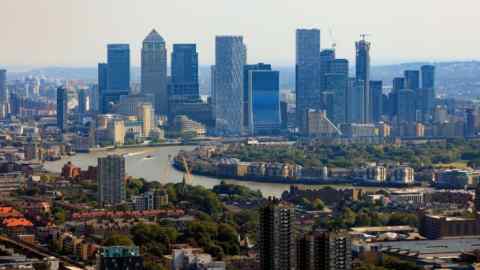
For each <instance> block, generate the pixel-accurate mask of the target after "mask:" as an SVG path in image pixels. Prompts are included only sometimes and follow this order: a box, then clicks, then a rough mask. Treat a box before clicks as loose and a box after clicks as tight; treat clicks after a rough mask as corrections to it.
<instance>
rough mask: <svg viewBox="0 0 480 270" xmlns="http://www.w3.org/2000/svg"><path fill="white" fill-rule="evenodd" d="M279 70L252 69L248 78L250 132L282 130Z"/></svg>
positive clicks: (264, 132)
mask: <svg viewBox="0 0 480 270" xmlns="http://www.w3.org/2000/svg"><path fill="white" fill-rule="evenodd" d="M279 76H280V75H279V72H278V71H272V70H251V71H249V74H248V78H249V82H248V86H249V87H248V93H249V95H248V96H249V97H250V100H249V101H248V103H249V104H251V105H250V106H249V107H251V110H250V111H249V114H248V115H249V117H248V118H249V125H250V133H253V134H276V133H278V132H280V124H281V115H280V88H279V84H280V83H279V79H280V78H279Z"/></svg>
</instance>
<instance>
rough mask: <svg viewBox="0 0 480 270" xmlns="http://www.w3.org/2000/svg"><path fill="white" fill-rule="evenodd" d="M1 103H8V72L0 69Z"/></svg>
mask: <svg viewBox="0 0 480 270" xmlns="http://www.w3.org/2000/svg"><path fill="white" fill-rule="evenodd" d="M0 103H1V104H7V103H8V90H7V70H5V69H0Z"/></svg>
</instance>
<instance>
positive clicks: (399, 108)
mask: <svg viewBox="0 0 480 270" xmlns="http://www.w3.org/2000/svg"><path fill="white" fill-rule="evenodd" d="M415 97H416V95H415V91H413V90H411V89H403V90H399V91H397V100H396V101H397V104H396V112H397V113H396V117H397V122H398V123H402V122H407V123H412V122H416V120H417V110H416V98H415Z"/></svg>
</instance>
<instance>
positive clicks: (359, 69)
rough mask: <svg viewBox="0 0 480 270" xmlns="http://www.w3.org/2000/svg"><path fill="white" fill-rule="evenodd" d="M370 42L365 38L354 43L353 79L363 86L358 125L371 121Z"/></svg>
mask: <svg viewBox="0 0 480 270" xmlns="http://www.w3.org/2000/svg"><path fill="white" fill-rule="evenodd" d="M370 46H371V44H370V42H368V41H366V40H365V38H364V39H362V40H360V41H357V42H356V43H355V77H356V79H357V80H358V81H359V82H361V83H362V84H363V97H362V102H363V105H362V106H361V114H360V120H361V122H360V123H370V122H371V121H372V110H371V103H370V102H371V98H370Z"/></svg>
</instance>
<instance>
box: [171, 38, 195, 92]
mask: <svg viewBox="0 0 480 270" xmlns="http://www.w3.org/2000/svg"><path fill="white" fill-rule="evenodd" d="M169 99H170V101H171V102H185V101H187V102H188V101H196V100H198V99H199V86H198V53H197V45H196V44H173V52H172V79H171V85H170V93H169Z"/></svg>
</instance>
